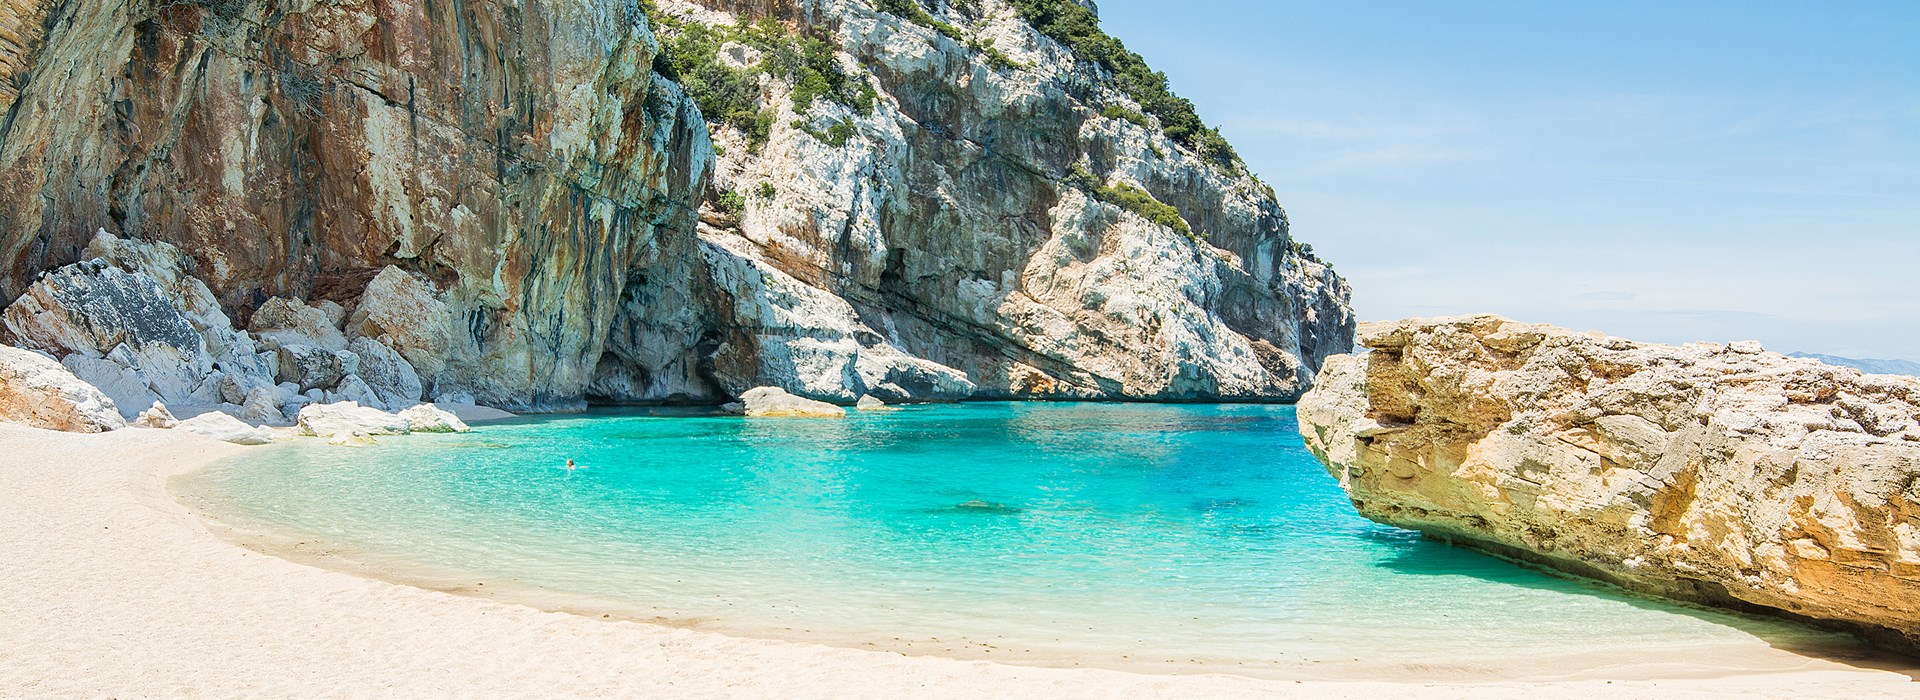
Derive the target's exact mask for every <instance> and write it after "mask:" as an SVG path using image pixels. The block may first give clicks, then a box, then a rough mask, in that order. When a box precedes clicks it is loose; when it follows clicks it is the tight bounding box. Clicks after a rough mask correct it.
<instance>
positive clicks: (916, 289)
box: [0, 0, 1352, 416]
mask: <svg viewBox="0 0 1920 700" xmlns="http://www.w3.org/2000/svg"><path fill="white" fill-rule="evenodd" d="M1050 2H1052V0H1044V1H1043V0H1020V2H1019V3H1016V4H1017V5H1018V7H1016V6H1015V5H1010V4H1008V3H1007V2H1005V1H1004V0H979V1H978V2H964V3H951V4H949V3H946V2H931V3H927V4H920V3H917V2H914V1H913V0H879V3H878V4H879V6H880V7H884V8H886V10H884V11H883V10H880V9H876V7H875V5H873V4H870V3H869V2H867V1H865V0H799V1H790V0H781V1H778V2H766V1H765V0H753V1H750V2H749V1H746V0H740V1H728V0H707V1H706V2H703V3H700V4H693V3H687V2H680V1H677V0H663V1H661V2H657V3H653V2H642V3H632V2H624V1H615V0H584V1H583V2H578V3H561V4H555V3H552V2H549V0H502V1H501V2H494V3H483V4H480V5H460V4H452V5H449V4H434V3H415V2H409V1H407V0H401V1H400V2H388V3H373V2H365V1H364V0H346V1H344V2H337V3H329V4H322V5H315V4H311V3H303V2H295V1H294V0H232V1H222V2H212V1H211V0H188V1H185V2H168V3H131V4H117V5H116V4H111V3H107V4H102V3H67V4H58V3H51V2H45V1H44V0H21V1H20V2H14V3H12V4H11V5H6V6H5V7H6V8H7V9H6V10H5V11H4V12H0V108H4V111H5V114H6V116H5V118H4V119H3V120H0V301H7V302H9V303H12V304H14V305H15V306H19V305H20V304H22V303H28V304H31V305H34V306H33V308H31V309H29V310H28V311H27V312H22V313H27V314H28V315H31V314H33V313H43V312H44V313H52V314H54V315H55V316H59V315H61V314H66V315H68V316H72V315H73V314H74V312H72V311H71V310H69V311H61V310H59V309H58V308H57V307H58V306H59V305H60V304H63V303H69V302H70V301H71V300H65V299H60V298H54V299H44V300H39V301H36V299H40V297H42V296H45V295H44V294H41V293H40V292H36V291H35V290H36V282H35V280H36V276H37V275H38V274H40V273H42V272H46V271H49V270H60V269H63V267H62V266H66V265H70V264H84V265H94V263H92V262H91V261H92V260H94V259H96V258H98V259H103V260H106V261H107V263H108V264H109V265H111V266H112V267H115V268H118V269H120V270H122V271H128V272H132V271H138V270H144V269H146V268H145V267H143V266H142V264H140V263H139V261H127V260H119V259H114V258H112V257H111V256H106V255H103V254H102V253H101V251H99V250H91V249H90V245H92V247H94V248H97V247H99V246H98V245H96V244H94V242H95V241H96V240H97V239H96V237H95V236H94V231H95V230H96V229H100V228H104V229H106V231H107V232H108V233H109V234H111V235H112V236H114V238H113V240H115V241H123V242H125V241H134V242H138V243H142V244H144V243H146V242H167V243H171V244H174V245H175V246H177V250H179V251H184V252H185V254H186V255H187V256H188V257H187V259H186V261H185V262H184V264H181V265H173V263H172V261H158V262H164V263H166V264H167V265H172V267H169V268H168V269H169V270H174V271H176V272H169V273H168V275H172V276H173V279H171V280H168V279H159V278H157V277H156V279H155V282H157V283H158V284H159V285H160V286H161V288H162V291H165V290H166V289H175V287H174V286H170V285H173V284H174V283H176V282H177V283H179V284H180V285H185V284H186V283H185V282H184V280H193V279H197V280H199V281H200V282H204V284H205V287H206V290H205V292H204V296H200V295H198V294H195V295H193V296H192V298H187V297H186V296H183V295H182V294H181V293H175V294H173V295H172V296H171V297H168V296H166V295H165V294H161V295H159V298H168V299H171V300H172V301H173V302H174V303H181V304H189V305H191V308H182V312H183V315H184V316H185V317H186V319H187V320H188V321H189V322H192V321H195V320H205V319H211V318H213V315H212V313H213V312H218V313H219V314H221V316H222V317H223V318H224V319H227V320H228V321H229V322H230V323H231V324H232V327H234V328H251V329H253V330H254V331H256V335H257V337H256V338H254V341H255V342H256V343H257V347H255V348H253V349H252V351H251V353H250V354H248V355H247V356H246V357H242V356H240V354H239V352H240V350H241V349H244V348H240V346H241V345H242V344H241V343H239V342H238V341H237V340H236V341H235V342H234V343H233V344H232V345H233V346H234V348H235V349H234V350H233V352H234V353H235V354H233V355H232V356H231V358H230V359H232V360H234V361H236V362H242V363H265V364H267V365H271V366H270V367H265V368H264V369H267V370H269V371H266V372H265V373H264V377H263V381H264V384H265V386H272V387H275V389H276V390H278V389H285V388H286V387H288V386H289V385H290V386H291V390H284V391H277V393H276V395H275V397H274V401H275V403H276V405H277V406H278V407H279V408H280V409H281V412H282V415H283V416H290V415H292V414H293V413H296V412H297V410H298V404H300V403H302V402H303V401H309V400H335V399H339V398H347V399H353V400H361V401H363V402H366V401H367V400H372V401H378V402H380V403H384V404H387V405H390V406H396V407H397V406H398V405H399V404H402V403H406V402H410V401H413V400H416V399H420V400H439V399H469V398H470V399H471V400H477V401H478V402H480V403H483V404H488V405H495V406H502V407H507V408H513V409H524V410H564V409H572V408H578V407H580V406H583V405H584V404H585V400H586V399H587V398H589V397H592V398H598V399H605V400H612V401H688V402H719V401H724V400H727V399H730V398H732V397H734V396H737V395H738V394H739V393H741V392H743V391H745V390H746V389H748V388H751V387H754V386H759V385H776V386H781V387H783V388H785V389H787V390H789V391H792V392H794V393H797V394H801V395H805V396H808V397H812V398H816V399H824V400H829V401H835V402H841V403H850V402H852V401H854V400H855V399H856V398H857V397H859V396H861V395H867V394H870V395H873V396H877V397H880V398H883V399H887V400H893V401H915V400H945V399H954V398H963V397H968V396H984V397H1082V398H1127V399H1175V400H1186V399H1207V398H1235V399H1250V400H1285V399H1289V398H1291V397H1294V396H1296V395H1297V394H1298V393H1299V392H1300V391H1302V390H1304V389H1305V387H1306V386H1307V384H1308V382H1309V381H1310V379H1311V375H1312V371H1313V369H1315V368H1316V367H1317V366H1318V362H1319V360H1320V358H1321V357H1323V356H1325V355H1326V354H1328V353H1332V352H1340V351H1344V350H1346V349H1347V346H1348V343H1349V341H1350V338H1351V333H1352V318H1351V314H1350V313H1349V312H1348V310H1347V308H1346V297H1347V290H1346V287H1345V284H1344V282H1342V281H1341V280H1340V279H1339V278H1338V277H1337V276H1335V275H1334V274H1333V273H1332V272H1331V271H1329V270H1328V269H1327V268H1326V267H1325V266H1324V265H1322V264H1321V263H1319V262H1318V261H1316V260H1315V259H1314V258H1313V257H1312V256H1311V254H1310V253H1308V252H1307V251H1306V249H1305V248H1304V247H1303V246H1300V245H1296V244H1295V243H1294V242H1293V240H1292V239H1291V237H1290V235H1289V231H1288V228H1287V221H1286V217H1285V213H1284V212H1283V211H1282V210H1281V209H1280V207H1279V205H1278V204H1277V203H1276V202H1275V201H1274V198H1273V195H1272V194H1271V192H1270V191H1269V190H1267V189H1266V188H1265V186H1264V185H1262V184H1261V183H1259V182H1258V181H1257V180H1256V179H1254V178H1253V177H1252V176H1251V175H1249V174H1248V173H1246V172H1245V169H1244V167H1243V166H1241V165H1240V164H1239V163H1238V162H1237V160H1235V159H1233V158H1232V157H1231V152H1230V151H1229V150H1222V149H1224V148H1225V146H1224V142H1217V143H1216V142H1215V141H1207V140H1204V139H1201V140H1196V137H1194V136H1193V135H1192V134H1194V133H1196V132H1195V125H1191V124H1184V123H1182V124H1173V123H1168V122H1166V121H1165V120H1163V119H1162V118H1161V117H1160V116H1148V114H1147V113H1153V114H1159V112H1155V110H1156V109H1158V107H1151V106H1149V105H1146V104H1144V103H1143V102H1142V101H1141V100H1139V99H1136V97H1137V96H1138V95H1137V94H1136V93H1137V90H1134V91H1133V92H1130V91H1129V90H1133V88H1128V87H1126V86H1128V85H1133V86H1135V87H1137V86H1138V84H1139V83H1140V80H1141V79H1140V77H1139V76H1138V75H1134V74H1128V76H1120V77H1116V74H1117V71H1120V70H1121V68H1122V67H1116V66H1115V65H1107V64H1105V63H1101V62H1100V61H1094V60H1088V59H1087V58H1086V56H1084V55H1081V54H1077V53H1076V51H1075V50H1073V49H1072V47H1070V46H1069V45H1067V44H1063V43H1062V42H1063V41H1066V42H1068V43H1071V41H1072V37H1068V36H1065V35H1062V34H1060V32H1059V31H1057V30H1054V31H1053V34H1051V35H1050V34H1047V33H1044V32H1043V31H1041V30H1039V29H1036V28H1035V27H1034V26H1033V25H1030V24H1029V20H1031V19H1033V16H1032V13H1033V12H1034V11H1035V10H1034V8H1036V7H1042V6H1046V5H1048V3H1050ZM1059 4H1060V7H1061V8H1070V9H1073V10H1074V11H1081V12H1084V11H1085V10H1084V9H1081V5H1075V4H1072V3H1059ZM1055 9H1059V8H1055ZM1023 12H1025V13H1027V15H1024V16H1023V14H1022V13H1023ZM649 13H651V14H652V15H653V17H651V18H649V17H648V16H647V15H648V14H649ZM747 21H752V22H757V24H753V25H752V26H748V25H746V24H744V23H743V22H747ZM656 32H658V33H659V34H656ZM702 32H704V34H702ZM661 36H665V37H666V41H667V45H668V47H667V49H666V50H665V51H663V49H662V44H661V39H660V37H661ZM703 37H704V38H703ZM703 41H705V42H706V43H704V44H703V43H702V42H703ZM702 46H707V47H708V48H711V49H712V51H710V52H709V53H710V54H711V55H709V53H701V51H700V47H702ZM1082 53H1084V52H1082ZM1126 55H1127V56H1131V54H1126ZM689 56H691V57H692V58H693V59H697V60H695V61H694V63H691V64H690V63H688V60H687V59H688V57H689ZM1136 61H1137V59H1136ZM1127 66H1132V68H1127V70H1134V72H1135V73H1138V72H1139V70H1144V67H1143V66H1135V65H1134V64H1127ZM1136 69H1137V70H1136ZM1129 76H1131V77H1129ZM676 79H677V80H676ZM681 81H684V82H685V83H686V85H687V87H688V88H689V89H691V90H692V92H693V93H694V95H695V97H689V96H688V92H687V91H686V90H683V87H682V85H681ZM1160 89H1161V90H1162V92H1164V88H1160ZM716 96H719V97H718V98H716ZM1162 97H1164V99H1162V100H1160V101H1159V102H1156V103H1155V104H1161V103H1165V104H1172V105H1174V106H1175V107H1179V106H1180V105H1184V104H1185V103H1184V101H1179V100H1177V98H1173V97H1172V96H1171V95H1162ZM1156 99H1158V98H1156ZM716 100H717V101H716ZM702 101H704V102H706V103H709V104H706V105H705V106H708V107H710V109H707V110H706V111H705V112H704V113H703V111H702V109H701V107H702V106H703V105H702V104H700V103H701V102H702ZM1185 109H1186V111H1184V112H1180V111H1179V110H1177V109H1176V110H1175V112H1178V114H1181V115H1184V118H1188V119H1192V118H1193V115H1192V113H1191V108H1190V106H1188V107H1186V108H1185ZM1169 114H1171V113H1169ZM1176 121H1178V120H1176ZM709 122H711V123H712V124H711V127H712V128H713V129H714V131H713V132H711V134H710V131H709V128H710V125H709ZM1199 132H1202V133H1204V134H1205V135H1210V136H1209V138H1213V139H1215V140H1216V141H1217V135H1212V132H1211V131H1208V130H1205V129H1204V127H1199ZM1170 134H1174V135H1180V134H1185V136H1182V137H1181V138H1173V137H1170ZM716 138H717V139H718V142H719V144H720V145H721V148H717V149H716V148H715V147H714V142H713V141H712V139H716ZM716 151H719V152H723V153H724V155H721V156H719V157H718V160H717V161H716ZM716 163H717V168H716ZM150 262H152V261H150ZM148 267H151V266H148ZM96 268H97V269H96ZM96 268H90V269H88V270H70V271H68V272H65V273H56V274H66V275H68V276H69V277H73V276H76V275H77V276H82V277H85V276H98V277H102V280H101V282H100V283H99V284H94V287H95V288H100V289H107V288H111V289H113V290H115V291H112V292H110V293H112V294H119V295H121V296H122V297H125V298H127V299H133V298H135V297H136V296H138V297H139V298H140V299H145V298H146V296H155V295H154V294H147V292H151V291H152V290H147V289H134V288H132V287H125V285H122V284H121V283H122V282H124V280H118V279H117V278H116V279H106V278H110V277H113V273H110V272H108V271H107V270H106V269H105V268H99V267H98V266H96ZM149 276H153V275H151V274H150V275H149ZM162 276H165V275H162ZM196 283H197V282H196ZM103 284H104V285H107V286H105V287H103V286H101V285H103ZM112 285H121V286H118V287H115V286H112ZM51 286H52V287H55V288H60V289H78V288H79V286H77V285H76V284H70V283H69V280H56V281H55V283H53V284H52V285H51ZM186 286H191V285H186ZM122 287H125V288H124V289H122ZM179 289H184V287H180V288H179ZM42 291H46V290H42ZM176 291H178V289H176ZM186 291H193V290H190V289H189V290H186ZM123 292H124V293H123ZM140 294H145V295H146V296H139V295H140ZM128 295H133V296H128ZM43 302H44V303H43ZM56 302H57V303H56ZM203 302H207V303H211V305H212V306H211V307H210V308H206V303H203ZM315 311H318V312H319V313H318V314H316V313H314V312H315ZM28 312H31V313H28ZM256 317H260V318H256ZM323 317H324V318H323ZM323 321H324V323H323ZM194 330H195V332H196V333H198V334H199V335H200V336H201V337H202V338H203V339H207V338H211V336H210V335H209V334H210V333H212V332H213V329H212V328H211V327H199V326H196V327H195V329H194ZM333 331H338V332H337V333H335V332H333ZM16 332H17V331H16ZM175 335H178V334H175ZM168 337H169V338H173V339H175V340H179V341H181V342H182V343H184V344H186V345H189V346H191V345H192V343H191V342H188V339H187V338H186V336H184V335H178V337H175V336H173V335H169V336H168ZM240 337H241V339H244V338H245V337H246V334H240ZM56 340H57V339H56ZM111 340H113V339H112V338H90V339H88V343H90V345H87V346H85V347H74V348H70V349H65V350H61V351H58V352H56V354H60V355H61V356H62V357H63V358H64V357H73V356H78V357H79V358H80V359H79V360H75V361H74V363H73V364H74V367H75V370H76V371H83V372H86V373H88V376H89V378H91V379H93V380H95V381H98V382H100V383H101V384H102V387H103V388H107V389H108V390H109V391H112V392H119V393H121V394H124V395H125V396H124V399H125V400H123V401H121V404H122V405H123V407H125V408H127V409H128V410H135V409H137V408H138V407H142V406H147V405H150V404H151V401H152V400H153V399H156V398H158V399H163V400H166V401H168V402H169V403H174V402H179V401H185V402H188V403H207V402H210V401H218V402H221V403H227V404H232V405H235V406H240V405H243V404H245V403H246V401H247V400H248V398H249V396H250V395H252V394H253V393H254V392H256V390H260V389H262V388H263V386H262V383H261V382H254V381H252V379H253V378H256V377H262V375H261V373H260V372H258V371H256V370H259V369H262V368H261V367H254V366H250V367H247V368H243V369H241V370H236V369H231V368H229V367H228V363H227V362H224V361H223V362H221V363H220V365H219V367H217V368H216V367H211V366H207V367H201V366H191V367H186V368H185V369H183V370H181V376H180V377H172V378H169V377H162V376H160V375H163V374H165V373H166V371H167V370H166V369H165V368H163V367H162V365H165V364H166V358H159V357H157V355H156V356H154V357H149V356H147V355H140V354H139V353H140V352H147V353H149V354H153V353H164V352H166V350H165V348H166V347H173V345H171V344H169V343H167V342H159V343H157V344H148V343H142V344H138V345H137V346H136V345H135V344H128V343H121V344H119V345H103V344H105V343H107V342H108V341H111ZM343 340H344V341H346V342H347V343H348V344H349V345H348V346H342V345H341V342H342V341H343ZM48 342H52V340H50V339H47V338H38V339H36V340H35V341H34V343H33V344H34V345H35V346H36V347H39V346H42V345H46V344H47V343H48ZM208 342H211V341H208ZM214 345H217V344H210V345H209V347H208V348H207V351H208V353H213V354H219V353H222V352H227V351H228V348H227V347H226V346H219V347H215V346H214ZM92 346H101V347H98V348H94V349H96V350H99V351H100V352H98V353H96V352H90V351H89V350H88V348H89V347H92ZM122 346H124V347H125V348H126V351H125V352H126V353H134V354H132V355H128V354H125V353H123V354H122V355H121V356H118V357H109V356H108V354H107V353H110V352H112V351H113V349H114V348H115V347H122ZM63 347H64V346H63ZM192 350H194V348H192V347H188V348H184V349H180V353H179V354H181V355H182V357H183V359H184V360H185V361H188V362H191V361H192V360H193V357H192V355H193V354H194V353H193V352H190V351H192ZM209 356H211V355H209ZM249 358H252V359H249ZM356 362H357V364H356ZM403 365H404V366H403ZM214 372H218V373H220V374H222V375H224V376H226V380H224V381H221V380H216V381H215V382H214V384H213V385H211V386H212V388H211V389H209V388H207V387H208V386H210V385H209V384H208V381H207V380H208V378H209V377H212V376H213V373H214ZM142 385H144V386H145V387H146V388H145V389H141V388H140V387H141V386H142ZM314 391H321V392H328V393H331V394H334V395H332V396H329V395H326V394H322V395H319V396H314V395H313V394H312V392H314ZM116 398H118V396H117V397H116ZM253 403H254V404H256V405H257V404H262V403H264V400H255V401H253Z"/></svg>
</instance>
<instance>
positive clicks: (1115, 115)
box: [1100, 105, 1153, 129]
mask: <svg viewBox="0 0 1920 700" xmlns="http://www.w3.org/2000/svg"><path fill="white" fill-rule="evenodd" d="M1100 116H1103V117H1106V118H1108V119H1118V120H1121V121H1126V122H1133V123H1134V124H1135V125H1137V126H1139V127H1140V128H1142V129H1151V128H1153V120H1151V119H1148V118H1147V115H1145V114H1141V113H1139V112H1135V111H1133V110H1131V109H1127V108H1126V107H1124V106H1121V105H1107V106H1106V108H1104V109H1101V110H1100Z"/></svg>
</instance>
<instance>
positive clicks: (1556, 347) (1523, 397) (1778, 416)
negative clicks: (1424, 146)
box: [1299, 316, 1920, 653]
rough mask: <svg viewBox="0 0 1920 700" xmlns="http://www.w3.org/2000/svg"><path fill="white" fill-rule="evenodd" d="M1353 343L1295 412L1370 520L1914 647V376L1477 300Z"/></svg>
mask: <svg viewBox="0 0 1920 700" xmlns="http://www.w3.org/2000/svg"><path fill="white" fill-rule="evenodd" d="M1360 342H1361V344H1363V345H1365V346H1366V347H1369V348H1372V349H1373V352H1372V353H1370V354H1368V355H1366V356H1364V357H1351V356H1342V357H1336V358H1333V359H1330V360H1329V361H1328V364H1327V366H1326V368H1325V369H1323V370H1322V371H1321V374H1320V381H1319V384H1318V385H1317V386H1316V387H1315V388H1314V390H1313V391H1312V392H1310V393H1308V394H1307V396H1306V397H1305V398H1303V399H1302V400H1301V402H1300V408H1299V416H1300V428H1301V432H1302V434H1303V435H1305V436H1306V440H1307V446H1308V447H1309V448H1310V449H1312V450H1313V452H1314V454H1315V455H1317V456H1319V457H1320V458H1321V460H1322V461H1324V462H1325V463H1326V464H1327V468H1328V471H1330V472H1332V473H1333V474H1334V476H1336V477H1338V478H1339V479H1340V483H1341V486H1343V487H1344V488H1346V489H1347V491H1348V493H1349V494H1350V495H1351V496H1352V498H1353V502H1354V505H1355V506H1356V507H1358V508H1359V509H1360V512H1361V513H1362V514H1364V515H1366V516H1367V517H1369V518H1373V519H1375V520H1378V521H1381V522H1384V523H1387V524H1391V525H1398V526H1401V527H1408V528H1414V529H1418V530H1421V531H1424V532H1426V533H1428V534H1430V535H1433V536H1435V537H1438V538H1441V539H1444V540H1448V541H1452V542H1456V543H1460V544H1466V545H1469V546H1474V547H1479V548H1482V549H1487V550H1490V551H1492V552H1494V553H1497V554H1501V555H1504V556H1509V557H1514V558H1520V559H1524V560H1528V561H1533V562H1537V563H1541V564H1545V565H1549V566H1554V567H1558V568H1561V569H1564V570H1567V571H1570V572H1572V573H1575V574H1579V575H1583V576H1591V577H1595V578H1599V579H1602V580H1606V581H1611V582H1613V583H1616V584H1619V585H1622V586H1625V587H1628V588H1632V589H1635V590H1640V591H1644V592H1649V593H1653V594H1657V595H1664V596H1669V597H1674V598H1679V599H1684V600H1692V601H1699V602H1705V603H1709V604H1716V605H1729V606H1733V607H1740V608H1751V607H1755V606H1757V607H1761V608H1769V609H1773V610H1777V611H1783V612H1786V613H1790V614H1793V615H1797V616H1802V617H1807V618H1813V619H1816V620H1823V621H1829V622H1834V623H1840V624H1845V625H1851V626H1853V627H1855V628H1856V629H1859V630H1861V631H1863V632H1865V633H1867V634H1868V635H1869V637H1870V638H1872V639H1874V640H1876V641H1878V642H1881V643H1884V644H1886V645H1888V646H1891V647H1894V648H1899V649H1903V650H1906V651H1908V652H1910V653H1911V652H1913V651H1915V650H1920V379H1914V378H1911V377H1895V376H1884V375H1863V374H1860V373H1859V372H1857V371H1854V370H1851V369H1842V368H1838V367H1833V366H1830V365H1825V364H1821V363H1819V362H1816V361H1813V360H1801V359H1792V358H1787V357H1784V356H1781V355H1778V354H1774V353H1770V352H1765V351H1764V350H1762V349H1761V348H1760V346H1759V344H1758V343H1734V344H1731V345H1724V346H1723V345H1713V344H1705V343H1696V344H1689V345H1686V346H1682V347H1672V346H1664V345H1652V344H1644V343H1635V342H1631V341H1627V340H1623V339H1620V338H1611V337H1606V336H1601V335H1596V334H1580V333H1573V332H1570V331H1566V330H1563V329H1559V328H1554V327H1551V326H1542V325H1531V324H1522V323H1514V322H1512V321H1507V320H1504V319H1500V318H1496V317H1491V316H1476V317H1465V318H1447V319H1428V320H1412V321H1400V322H1394V323H1380V324H1367V325H1365V326H1363V327H1362V328H1361V331H1360Z"/></svg>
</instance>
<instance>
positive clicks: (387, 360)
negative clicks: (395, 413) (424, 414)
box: [348, 336, 421, 409]
mask: <svg viewBox="0 0 1920 700" xmlns="http://www.w3.org/2000/svg"><path fill="white" fill-rule="evenodd" d="M348 347H349V348H350V351H351V352H352V353H353V354H354V355H355V356H357V357H358V358H359V369H358V371H357V372H356V374H358V375H359V376H360V379H361V380H362V381H365V382H366V384H367V388H369V389H371V390H372V391H373V393H374V395H375V396H377V397H378V398H379V401H380V405H382V406H385V407H387V408H393V409H399V408H406V407H408V406H412V405H413V404H416V403H419V402H420V392H421V385H420V375H418V374H416V373H414V371H413V364H412V363H409V362H407V359H406V358H404V357H401V356H400V353H398V352H395V351H394V349H393V348H389V347H387V345H386V344H385V343H382V342H380V341H378V340H374V339H372V338H368V337H366V336H360V337H357V338H354V339H353V343H352V344H351V345H349V346H348Z"/></svg>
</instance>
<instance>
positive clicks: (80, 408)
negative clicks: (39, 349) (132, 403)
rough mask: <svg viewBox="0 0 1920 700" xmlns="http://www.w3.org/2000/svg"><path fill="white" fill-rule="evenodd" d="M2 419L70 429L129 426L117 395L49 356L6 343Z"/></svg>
mask: <svg viewBox="0 0 1920 700" xmlns="http://www.w3.org/2000/svg"><path fill="white" fill-rule="evenodd" d="M0 421H8V422H13V423H24V424H26V425H30V426H33V427H36V428H46V429H48V430H64V431H67V432H70V433H100V432H106V431H109V430H118V429H120V428H124V427H127V420H126V418H125V417H123V416H121V415H120V411H119V409H118V408H116V407H115V406H114V405H113V399H110V398H107V395H106V394H103V393H101V392H100V390H99V389H96V388H94V386H93V385H92V384H88V383H86V382H83V381H80V378H79V377H76V376H73V373H72V372H69V371H67V368H65V367H62V366H61V365H60V363H58V362H54V361H53V360H51V359H49V358H47V357H46V356H44V355H40V354H38V353H35V352H32V351H29V350H22V349H20V348H16V347H9V346H5V345H0Z"/></svg>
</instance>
